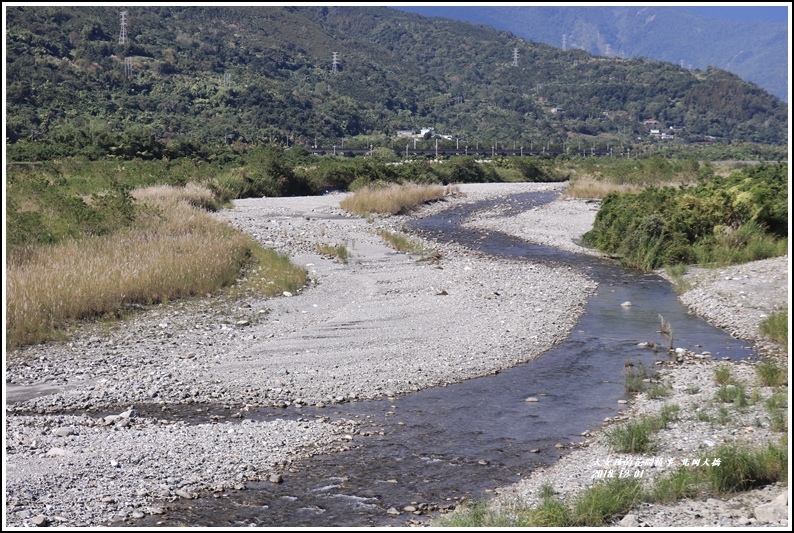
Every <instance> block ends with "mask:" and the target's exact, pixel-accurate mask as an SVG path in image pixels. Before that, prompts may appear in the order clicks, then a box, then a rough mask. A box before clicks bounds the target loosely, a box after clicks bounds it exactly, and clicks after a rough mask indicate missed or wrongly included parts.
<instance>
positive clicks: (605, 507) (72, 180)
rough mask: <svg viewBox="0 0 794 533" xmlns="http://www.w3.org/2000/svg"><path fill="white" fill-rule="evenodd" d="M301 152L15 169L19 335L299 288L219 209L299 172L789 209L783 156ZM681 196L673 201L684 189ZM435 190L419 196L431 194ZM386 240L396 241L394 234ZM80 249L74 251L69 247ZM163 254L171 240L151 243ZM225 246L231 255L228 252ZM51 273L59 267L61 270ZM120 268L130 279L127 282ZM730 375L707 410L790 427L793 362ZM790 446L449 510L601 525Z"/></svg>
mask: <svg viewBox="0 0 794 533" xmlns="http://www.w3.org/2000/svg"><path fill="white" fill-rule="evenodd" d="M293 157H295V154H294V153H290V151H286V150H282V149H280V148H277V147H267V148H264V149H262V150H261V151H258V152H257V153H256V154H253V157H252V161H253V162H252V164H251V165H250V166H231V167H229V168H224V167H222V166H218V165H217V164H211V163H206V164H201V163H196V162H192V161H171V162H161V161H140V160H133V161H97V162H85V161H75V160H70V159H65V160H62V161H58V162H50V163H47V164H43V165H40V166H32V167H14V166H12V167H9V169H8V177H7V185H8V196H7V208H8V210H7V211H8V215H7V217H8V218H7V221H6V223H7V227H8V231H7V234H8V264H7V273H8V284H7V290H8V293H7V316H8V323H7V340H6V343H7V347H14V346H18V345H22V344H30V343H38V342H42V341H45V340H47V339H52V338H61V337H63V336H65V335H66V334H68V328H69V324H70V323H73V322H74V321H76V320H81V319H92V318H97V317H99V318H115V317H118V316H123V315H124V314H125V313H127V312H129V311H131V310H132V309H133V308H134V307H135V306H136V305H148V304H152V303H157V302H158V301H165V300H168V299H173V298H182V297H201V296H203V295H204V294H206V293H209V292H214V291H218V290H227V291H229V295H230V297H234V296H235V294H237V293H236V292H235V291H239V290H243V291H250V290H256V291H260V292H261V293H262V294H265V295H268V294H270V295H272V294H280V293H281V292H283V291H297V290H300V288H301V287H302V286H303V284H304V283H305V280H306V277H305V276H306V273H305V271H303V270H302V269H300V268H297V267H295V266H294V265H292V264H291V263H290V261H289V258H287V257H284V256H280V255H278V254H275V253H272V252H271V251H268V250H264V249H261V248H259V247H258V246H256V245H254V244H253V243H252V242H251V240H250V239H248V238H247V237H245V236H244V235H242V234H239V233H238V232H236V231H234V230H232V229H231V228H230V227H228V226H227V225H225V224H221V223H219V222H217V220H215V219H213V218H212V217H211V216H209V214H208V213H207V211H212V210H215V209H218V208H220V207H221V206H222V205H223V204H224V203H225V202H228V201H229V200H230V199H232V198H234V197H235V191H236V194H240V195H253V194H254V191H256V193H257V194H261V193H262V191H261V190H260V189H258V187H264V188H265V190H267V188H268V187H271V186H272V185H273V184H275V185H276V186H277V187H278V188H280V190H291V187H293V185H294V183H292V182H291V180H294V182H297V183H300V184H303V185H302V186H306V185H307V184H309V185H310V186H311V187H312V188H316V189H315V192H319V191H322V190H324V189H325V188H327V187H334V186H335V187H339V188H342V189H343V190H351V189H356V190H357V191H358V192H359V193H361V194H363V195H366V194H368V193H370V192H372V191H373V190H374V191H378V190H380V191H383V190H389V189H390V188H393V187H394V186H395V185H396V184H407V185H409V186H406V187H402V188H401V189H400V190H402V191H406V192H410V193H411V194H413V192H415V189H416V185H412V183H413V182H412V181H411V179H409V178H410V177H414V178H417V177H418V180H417V181H418V182H419V183H424V184H426V185H429V186H430V188H431V189H433V190H435V191H436V192H438V189H440V190H441V193H442V197H443V193H444V192H445V190H444V187H443V185H445V184H449V183H456V182H459V181H461V182H462V181H463V180H464V179H466V178H467V177H469V176H471V175H474V176H479V177H480V178H481V179H482V180H485V179H487V177H490V178H491V179H493V180H495V181H499V180H500V179H499V178H500V176H501V175H503V173H504V172H505V169H507V170H508V171H509V172H517V171H519V170H517V169H521V168H532V169H538V168H540V169H543V173H542V175H541V176H540V177H541V178H544V177H545V178H547V179H549V180H550V181H556V180H559V179H570V186H569V193H571V194H575V191H576V189H577V186H578V184H580V183H581V181H580V180H588V181H590V182H591V183H592V182H596V183H601V184H602V187H601V189H600V190H602V191H606V190H609V192H606V193H605V194H606V196H605V198H607V197H610V195H611V196H612V197H615V198H617V199H620V198H622V197H625V198H626V199H631V198H634V197H636V196H637V195H638V193H637V192H629V193H620V192H617V191H620V190H621V188H622V187H624V186H625V185H626V183H629V184H630V185H631V186H636V185H640V186H642V187H648V186H651V187H661V186H660V184H661V183H671V182H678V183H679V186H678V187H677V188H671V190H672V191H681V192H684V193H685V192H687V191H688V190H689V188H692V189H693V190H694V191H696V192H697V194H706V193H707V192H710V193H713V194H714V195H716V196H718V197H721V198H723V200H724V201H728V200H725V197H727V198H729V199H730V198H733V196H730V195H732V194H734V193H739V196H740V197H741V198H739V201H738V202H731V205H732V206H733V205H734V203H735V204H736V205H738V206H739V207H742V209H735V210H734V211H733V213H734V216H735V217H736V218H735V219H734V220H733V223H738V224H741V222H742V221H743V220H748V221H751V220H750V218H752V216H754V215H755V216H756V218H757V215H758V214H759V213H761V214H764V213H766V215H765V216H767V215H768V214H770V213H771V214H773V215H774V216H779V215H780V210H779V209H778V208H781V207H780V205H779V204H776V203H775V202H774V201H769V205H771V206H772V207H774V209H773V208H768V207H765V208H764V209H761V210H753V209H749V208H747V207H748V206H747V204H746V202H747V201H748V200H749V201H752V199H753V198H756V197H757V198H759V201H760V202H762V205H764V206H766V205H767V204H766V203H763V202H767V200H769V199H768V197H769V196H774V194H773V193H772V192H771V191H775V190H778V189H775V187H779V179H780V175H781V174H782V173H785V169H786V166H785V165H759V166H755V167H745V168H738V169H736V170H735V171H734V172H730V173H728V175H727V176H716V175H715V174H714V171H713V169H712V168H711V166H710V165H708V164H705V165H704V164H701V163H697V162H659V161H647V162H646V161H644V160H640V161H641V162H633V164H634V165H635V166H636V167H640V168H645V167H646V165H647V166H648V167H653V166H656V167H657V168H660V169H663V171H662V172H659V173H658V174H657V173H654V172H652V171H649V172H647V173H646V174H644V175H638V176H632V174H631V173H630V172H629V169H628V167H627V166H626V165H629V164H632V163H629V162H625V161H622V160H606V159H605V160H602V161H600V163H597V164H596V163H595V162H593V161H579V160H569V159H565V160H561V161H557V160H546V159H537V158H532V159H530V160H528V161H525V162H521V163H520V164H515V163H512V162H510V161H502V160H500V161H494V162H492V163H487V164H481V163H477V162H474V161H473V160H471V159H470V158H463V159H461V160H453V161H450V162H449V163H446V162H445V163H435V164H431V163H429V162H421V161H420V162H417V163H410V162H404V164H403V165H387V164H386V163H383V162H379V161H377V160H369V161H350V160H345V159H335V158H329V159H327V160H326V159H322V160H320V161H317V159H308V160H306V159H305V160H301V161H292V160H291V159H290V158H293ZM92 165H94V167H93V169H92ZM593 165H597V166H593ZM98 168H101V169H104V170H105V172H98V173H97V174H96V175H93V174H92V173H91V172H92V170H94V171H95V170H96V169H98ZM453 169H457V170H458V171H459V172H460V173H459V174H457V173H455V171H453ZM596 169H597V171H596ZM369 172H371V174H370V173H369ZM783 175H784V174H783ZM458 178H461V179H460V180H458ZM748 178H751V179H748ZM428 182H429V183H428ZM632 182H633V183H632ZM751 183H754V184H756V185H757V187H756V188H754V189H752V190H750V191H749V192H750V195H749V197H748V195H747V194H742V193H745V192H748V191H747V190H746V189H742V187H746V186H747V185H748V184H751ZM395 190H396V189H395ZM452 191H453V192H454V189H452ZM720 191H722V192H720ZM447 192H449V190H447ZM639 194H640V195H641V194H642V193H639ZM753 194H756V195H757V196H753ZM670 195H671V196H670V198H674V195H673V193H672V192H671V193H670ZM720 195H723V196H720ZM707 196H708V195H707V194H706V197H707ZM353 197H354V196H353ZM696 197H697V198H700V196H696ZM351 198H352V197H351ZM438 198H439V197H438V196H437V195H435V196H433V195H431V196H427V197H426V196H420V200H419V201H424V200H425V199H438ZM771 200H774V198H772V199H771ZM625 201H626V202H628V201H629V200H625ZM704 201H706V200H704ZM743 202H745V203H743ZM364 205H365V206H366V207H365V208H364V211H365V212H369V213H372V212H378V211H379V209H378V208H375V207H374V205H376V204H369V203H364ZM786 210H787V206H786ZM627 212H628V214H627V215H626V216H627V217H629V216H630V215H631V214H632V213H637V210H632V209H627ZM600 213H601V212H600V211H599V216H600ZM785 216H787V211H786V213H785ZM742 217H749V218H747V219H743V218H742ZM767 220H774V218H772V219H761V220H760V221H757V222H756V223H757V225H758V227H759V228H762V229H765V224H766V223H767ZM739 227H740V226H739ZM712 233H713V228H712ZM383 237H384V238H385V239H387V240H389V241H392V240H394V241H395V243H396V242H398V240H397V239H395V238H394V236H393V235H391V234H387V235H383ZM786 237H787V235H786ZM775 238H776V239H782V238H783V236H775ZM746 245H747V244H745V246H746ZM395 246H397V244H395ZM778 249H779V248H775V250H778ZM67 250H73V251H71V252H68V255H67ZM157 250H159V252H158V253H154V252H155V251H157ZM199 252H200V253H199ZM329 252H331V251H329ZM332 252H333V253H334V254H336V255H337V257H339V258H340V260H341V259H342V256H344V255H345V254H344V250H343V251H341V252H340V251H339V250H336V249H334V250H333V251H332ZM733 257H734V259H733V260H742V258H743V257H746V256H743V255H741V254H737V255H736V256H733ZM61 258H64V259H63V260H62V259H61ZM218 258H219V259H221V261H220V262H218V263H215V262H214V260H215V259H218ZM737 258H738V259H737ZM730 260H731V259H730V257H729V258H728V261H730ZM80 261H82V262H80ZM116 269H119V270H116ZM53 272H56V273H58V275H57V276H52V273H53ZM154 273H158V275H159V274H168V276H169V279H162V278H161V277H158V276H154V275H153V274H154ZM105 274H110V277H109V278H107V279H109V280H111V281H102V279H103V278H102V276H103V275H105ZM53 280H54V281H53ZM119 280H125V281H124V283H119V282H118V281H119ZM243 280H245V281H244V282H243ZM117 289H118V290H117ZM70 290H72V291H75V292H69V291H70ZM57 291H60V292H57ZM114 291H116V292H114ZM92 292H96V294H93V295H92V294H91V293H92ZM86 295H89V296H91V298H88V297H86ZM63 311H66V312H63ZM787 325H788V317H787V313H785V312H781V313H778V314H775V315H773V316H771V317H770V318H769V319H768V320H767V321H765V322H764V323H763V324H762V331H764V332H765V334H766V335H768V336H769V337H772V338H776V339H787V338H788V329H787ZM636 370H637V372H639V373H643V374H642V375H643V377H646V376H647V377H651V376H650V372H648V371H647V370H644V369H640V368H637V369H636ZM718 372H719V373H717V372H715V381H716V380H720V381H721V382H722V384H721V388H720V390H719V391H718V392H717V393H715V395H714V397H713V399H712V401H711V404H710V405H709V406H708V410H707V411H705V412H701V413H698V414H697V415H696V416H697V417H698V419H704V420H708V421H709V423H716V424H727V423H729V422H730V421H731V419H732V415H731V409H737V410H741V409H746V408H747V406H748V405H755V404H757V405H763V406H764V408H765V409H766V410H767V412H768V413H769V417H770V420H771V424H772V425H773V427H774V428H775V430H776V431H785V430H786V429H787V419H786V408H787V401H786V397H787V394H786V391H787V383H785V375H786V371H785V369H781V368H780V367H778V366H775V365H774V363H771V362H770V363H768V364H764V365H759V370H758V372H759V384H758V386H759V387H769V388H771V389H772V391H773V392H772V393H771V394H769V395H767V396H766V397H765V398H764V397H762V396H761V395H759V394H757V393H755V392H753V393H750V394H748V392H747V391H748V390H750V389H751V390H753V391H755V388H754V387H756V386H755V385H754V384H751V383H739V382H736V381H735V380H732V377H731V375H730V373H728V374H727V375H726V374H725V371H724V370H722V369H721V368H720V369H718ZM633 383H635V384H634V385H629V381H628V380H627V389H628V388H629V387H636V389H635V390H636V391H637V392H638V393H646V394H651V395H653V396H654V397H658V398H664V397H665V388H664V386H663V384H654V385H653V386H652V387H647V388H646V387H644V385H643V384H642V379H640V380H639V381H637V380H635V381H634V382H633ZM694 392H696V391H694ZM761 402H762V403H761ZM680 416H682V413H681V409H680V408H677V406H676V405H669V406H666V407H665V408H664V409H663V412H661V413H660V414H659V415H658V416H656V417H650V418H647V419H643V420H640V421H638V422H636V423H635V424H634V425H632V426H628V427H627V428H625V429H623V430H621V431H618V430H617V429H616V430H615V432H614V433H613V434H611V435H612V437H611V438H612V439H613V445H614V446H615V447H616V449H624V450H643V449H652V446H653V442H652V435H653V433H654V432H656V431H659V430H660V429H663V428H664V427H665V426H666V425H667V424H668V423H669V422H670V421H672V420H675V419H676V417H680ZM786 452H787V444H786V443H785V442H782V443H773V444H770V445H769V446H768V447H767V448H763V449H754V448H753V449H749V448H747V449H744V448H731V449H725V450H721V453H722V454H723V455H722V457H725V458H731V459H730V460H731V461H733V463H732V464H735V465H737V466H736V467H735V468H734V471H736V472H739V473H742V474H741V475H740V476H739V477H738V478H737V479H738V481H736V480H733V481H731V480H728V481H720V480H714V479H712V477H710V476H713V475H714V474H713V473H712V472H711V471H696V472H694V473H693V472H691V471H687V472H676V473H674V474H672V475H671V476H670V477H669V478H662V479H660V480H657V481H656V482H655V484H654V485H653V487H651V488H647V487H640V486H639V485H637V484H636V482H630V483H618V482H612V483H607V484H604V485H598V486H597V487H593V488H592V489H588V491H586V492H585V493H583V494H582V495H581V497H580V499H579V500H577V501H576V503H574V505H573V507H569V505H568V504H567V503H563V502H561V501H559V500H556V499H555V498H554V497H553V490H552V489H549V492H548V494H547V498H545V499H544V502H543V505H542V506H541V507H539V508H527V509H525V510H524V511H525V512H521V513H518V514H517V515H516V516H518V517H519V518H515V516H511V517H505V516H504V515H502V516H493V515H492V514H491V513H492V512H491V511H490V510H487V508H486V506H484V505H482V506H479V505H475V506H474V507H472V508H471V509H470V510H469V511H461V512H460V513H455V516H454V517H450V520H454V521H457V520H464V521H473V522H471V523H470V524H469V525H475V524H477V525H500V524H503V523H504V522H505V521H506V520H509V521H510V523H511V524H512V525H515V524H516V522H515V520H518V523H519V524H527V525H599V524H604V523H605V522H606V521H608V520H609V519H611V517H614V516H616V515H619V514H620V513H621V512H624V511H625V509H627V508H629V507H630V506H631V505H634V504H635V503H636V502H638V501H668V500H669V499H675V498H679V497H681V496H683V495H693V494H703V493H704V491H712V493H714V494H723V493H725V492H730V491H732V490H741V489H743V488H746V487H748V486H753V484H754V483H756V482H757V483H768V482H771V481H772V480H782V479H785V478H784V477H783V474H782V473H784V472H785V471H786V465H785V458H786V455H787V454H786ZM734 457H735V458H734ZM727 460H728V459H726V461H727ZM749 480H756V481H753V482H750V481H749ZM467 513H471V514H467ZM451 524H452V525H455V524H456V523H455V522H452V523H451Z"/></svg>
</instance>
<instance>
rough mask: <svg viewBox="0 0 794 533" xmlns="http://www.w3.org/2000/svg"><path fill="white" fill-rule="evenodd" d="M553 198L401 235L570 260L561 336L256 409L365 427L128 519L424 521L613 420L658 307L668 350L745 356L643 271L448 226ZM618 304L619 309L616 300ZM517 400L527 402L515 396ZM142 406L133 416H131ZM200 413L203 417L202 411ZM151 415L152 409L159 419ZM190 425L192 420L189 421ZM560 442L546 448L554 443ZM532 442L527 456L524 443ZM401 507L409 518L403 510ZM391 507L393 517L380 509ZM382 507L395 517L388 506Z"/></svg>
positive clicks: (522, 199)
mask: <svg viewBox="0 0 794 533" xmlns="http://www.w3.org/2000/svg"><path fill="white" fill-rule="evenodd" d="M556 194H557V193H541V194H538V193H535V194H528V195H518V196H514V197H511V198H510V199H509V201H507V202H506V201H504V200H502V201H499V202H497V201H489V202H480V203H478V204H474V205H466V206H460V207H458V208H455V209H453V210H449V211H445V212H443V213H442V214H440V215H438V216H434V217H428V218H425V219H422V220H419V221H416V222H415V223H414V226H413V229H414V230H415V231H417V232H418V233H421V234H423V235H425V236H428V237H432V238H435V239H438V240H452V241H455V242H458V243H460V244H464V245H466V246H469V247H471V248H474V249H477V250H479V251H482V252H485V253H489V254H495V255H502V256H507V257H512V258H525V259H526V260H532V261H543V262H546V263H549V264H554V265H557V266H559V268H576V269H579V270H582V271H584V272H586V273H587V274H588V275H589V276H591V277H592V278H593V279H595V280H596V281H597V282H598V284H599V285H598V290H597V292H596V294H594V295H593V296H592V297H591V298H590V300H589V302H588V304H587V308H586V312H585V314H584V315H583V316H582V317H581V319H580V320H579V322H578V324H577V325H576V326H575V327H574V330H573V331H572V332H571V334H570V336H569V338H568V339H567V340H566V341H565V342H563V343H561V344H559V345H558V346H556V347H555V348H553V349H552V350H550V351H548V352H546V353H545V354H543V355H542V356H541V357H539V358H537V359H536V360H534V361H530V362H528V363H525V364H522V365H519V366H517V367H514V368H512V369H509V370H506V371H503V372H500V373H497V374H494V375H490V376H487V377H482V378H477V379H472V380H468V381H466V382H463V383H459V384H455V385H450V386H447V387H437V388H433V389H428V390H424V391H420V392H417V393H412V394H409V395H404V396H399V397H396V398H391V399H383V400H378V401H368V402H355V403H347V404H341V405H336V406H334V407H333V408H334V411H332V412H329V410H328V409H324V410H322V411H320V410H318V409H315V408H312V407H301V408H288V409H286V410H284V409H281V410H273V409H262V410H260V411H259V412H257V413H249V415H248V416H247V418H249V419H251V418H253V419H269V418H272V417H276V416H280V417H289V418H305V419H311V418H313V417H319V416H330V417H331V418H335V417H343V418H348V419H359V420H362V421H365V422H366V424H365V427H363V428H362V431H371V432H372V433H373V434H372V435H369V436H364V437H356V439H355V447H352V448H351V449H350V450H348V451H344V452H337V453H332V454H326V455H321V456H317V457H314V458H311V459H308V460H306V461H303V462H301V463H298V464H295V465H293V467H292V468H291V470H290V471H288V472H285V473H284V474H283V478H284V482H283V483H280V484H272V483H269V482H262V483H248V484H247V487H246V489H245V490H240V491H227V492H226V493H223V494H219V495H216V497H206V498H200V499H196V500H189V501H181V502H176V503H175V504H173V505H172V506H170V507H169V508H168V510H167V512H166V513H165V514H164V515H158V516H147V517H146V518H144V519H141V520H138V521H136V522H135V523H134V525H136V526H153V525H159V526H218V527H226V526H249V527H250V526H255V527H335V526H339V527H384V526H400V527H402V526H406V525H411V524H415V523H420V522H423V521H426V520H428V519H429V518H430V517H432V516H435V515H437V514H438V512H439V511H438V510H439V509H441V510H445V509H449V508H452V507H454V506H455V505H456V504H458V503H459V502H460V501H462V500H467V499H475V500H478V499H483V498H487V497H489V496H491V495H492V494H493V490H494V489H496V488H498V487H503V486H506V485H509V484H512V483H515V482H517V481H519V480H520V479H521V478H522V477H525V476H527V475H529V474H531V473H532V471H533V470H534V469H536V468H538V467H539V466H544V465H549V464H551V463H553V462H554V461H555V460H557V459H559V457H560V456H561V454H563V453H566V449H567V448H569V447H570V446H571V445H572V444H575V443H579V442H581V441H582V440H583V437H581V436H580V435H581V434H582V433H583V432H585V431H588V430H596V429H598V428H599V426H600V425H601V424H602V423H603V421H604V419H605V418H606V417H614V416H615V415H616V414H618V412H619V409H620V408H621V407H622V406H621V405H619V404H618V400H620V399H627V398H628V396H626V392H625V387H624V384H623V378H624V365H625V362H626V361H627V360H631V361H633V362H635V363H638V362H642V363H643V364H645V365H646V366H648V367H652V366H653V363H654V361H655V360H656V359H664V358H666V357H667V355H666V353H664V350H662V351H661V352H659V353H654V352H653V351H651V350H649V349H647V348H641V347H639V346H638V343H640V342H644V341H651V342H655V343H659V344H664V343H665V342H666V341H665V339H663V338H661V335H660V334H659V333H658V330H659V327H660V321H659V314H661V315H663V316H664V317H665V319H666V320H667V321H668V322H669V323H670V324H671V325H672V327H673V331H674V335H675V337H674V338H675V346H676V347H682V348H686V349H689V350H692V351H695V352H703V351H709V352H711V353H712V355H713V356H714V357H716V358H723V357H728V358H731V359H743V358H747V357H751V356H753V355H754V353H753V352H752V351H751V349H750V348H749V347H747V346H745V344H744V343H743V342H741V341H739V340H737V339H734V338H733V337H731V336H730V335H729V334H727V333H726V332H724V331H722V330H720V329H718V328H715V327H713V326H711V325H710V324H708V323H707V322H705V321H704V320H701V319H699V318H697V317H695V316H693V315H690V314H689V313H688V311H687V309H686V308H685V307H684V306H683V305H682V304H681V303H680V302H679V301H678V300H677V297H676V294H675V292H674V290H673V288H672V287H671V286H670V284H669V283H667V282H666V281H665V280H663V279H662V278H659V277H658V276H656V275H653V274H645V273H641V272H636V271H630V270H627V269H624V268H621V267H619V266H616V265H615V264H614V263H612V262H609V261H606V260H601V259H597V258H594V257H591V256H583V255H577V254H572V253H569V252H564V251H560V250H557V249H554V248H549V247H544V246H537V245H531V244H528V243H526V242H523V241H521V240H520V239H516V238H513V237H509V236H507V235H502V234H498V233H493V232H489V233H487V234H486V233H482V232H479V231H475V230H468V229H466V228H463V227H461V222H462V221H463V220H465V219H466V218H467V217H468V216H470V215H471V213H473V212H474V211H475V210H478V209H488V208H490V207H494V206H495V205H496V204H497V203H498V204H499V207H500V208H504V207H509V209H508V212H509V211H510V210H513V211H519V210H525V209H530V208H532V207H536V206H538V205H541V204H542V203H545V202H549V201H551V200H553V199H554V198H555V197H556ZM625 301H630V302H632V304H633V305H632V306H631V307H624V306H621V305H620V304H621V303H623V302H625ZM528 396H534V397H537V398H538V400H539V401H538V402H535V403H528V402H526V401H525V399H526V398H527V397H528ZM142 414H144V413H142ZM208 414H211V412H208V413H205V416H207V415H208ZM158 416H161V417H162V414H158ZM197 421H203V420H197ZM558 443H559V444H562V445H564V446H565V447H566V449H558V448H556V447H555V445H556V444H558ZM533 450H535V451H533ZM407 506H413V507H414V508H417V511H416V513H413V512H411V511H410V510H409V511H405V510H404V508H405V507H407ZM390 508H393V510H392V512H391V513H390V512H388V511H389V509H390ZM394 510H396V511H397V512H399V514H395V513H394Z"/></svg>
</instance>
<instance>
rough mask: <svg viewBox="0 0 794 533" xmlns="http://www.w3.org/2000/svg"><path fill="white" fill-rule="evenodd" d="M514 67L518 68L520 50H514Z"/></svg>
mask: <svg viewBox="0 0 794 533" xmlns="http://www.w3.org/2000/svg"><path fill="white" fill-rule="evenodd" d="M513 66H514V67H517V66H518V48H513Z"/></svg>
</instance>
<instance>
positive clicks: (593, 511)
mask: <svg viewBox="0 0 794 533" xmlns="http://www.w3.org/2000/svg"><path fill="white" fill-rule="evenodd" d="M641 496H642V485H641V483H640V482H639V480H638V479H635V478H624V479H619V478H613V479H610V480H608V481H607V482H606V483H599V484H596V485H593V486H592V487H590V488H589V489H587V490H585V491H584V492H582V493H581V494H580V495H579V496H578V497H577V498H576V501H575V502H574V505H573V516H574V520H575V525H577V526H584V527H600V526H603V525H605V524H606V523H607V522H608V521H609V520H611V519H612V518H614V517H615V516H618V515H621V514H625V513H626V512H628V511H629V510H630V509H631V508H632V507H634V506H635V505H636V504H637V503H638V502H639V501H640V498H641Z"/></svg>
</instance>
